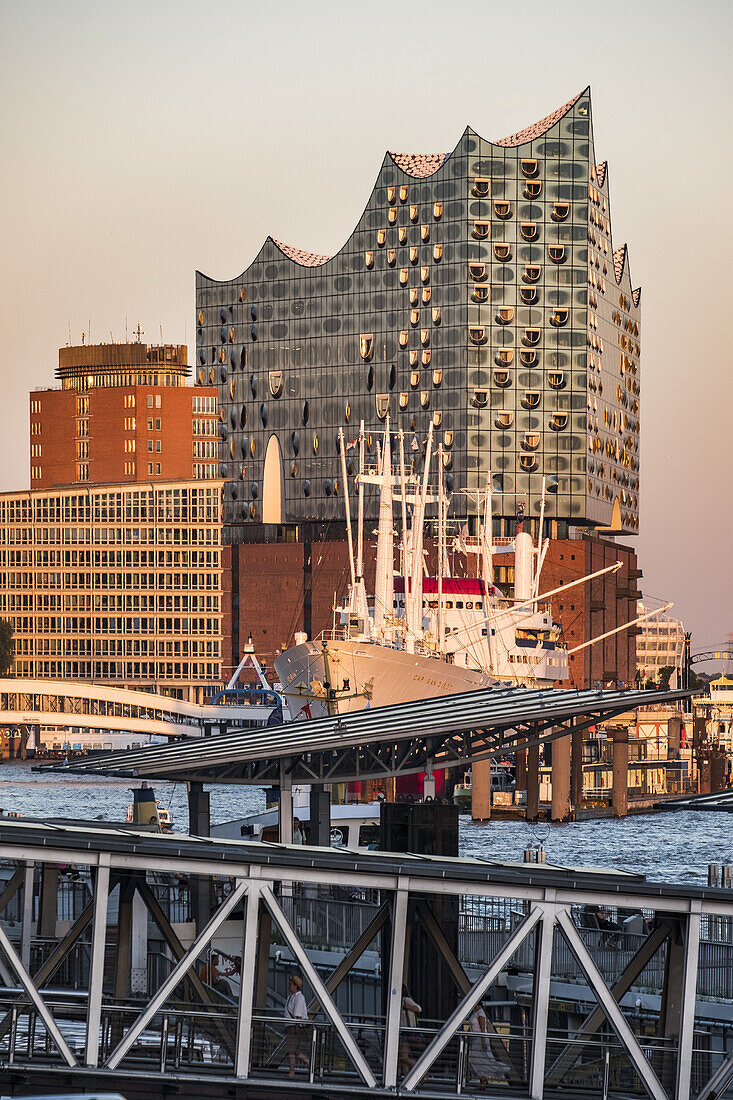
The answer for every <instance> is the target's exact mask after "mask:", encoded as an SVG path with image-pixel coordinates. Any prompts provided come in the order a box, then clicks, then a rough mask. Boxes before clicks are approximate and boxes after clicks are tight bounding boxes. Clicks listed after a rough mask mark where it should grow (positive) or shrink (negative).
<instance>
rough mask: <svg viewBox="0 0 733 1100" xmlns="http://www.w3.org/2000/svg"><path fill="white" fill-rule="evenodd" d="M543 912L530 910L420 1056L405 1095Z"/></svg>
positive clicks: (429, 1065)
mask: <svg viewBox="0 0 733 1100" xmlns="http://www.w3.org/2000/svg"><path fill="white" fill-rule="evenodd" d="M542 912H543V910H542V908H541V907H540V906H537V905H536V906H534V908H532V909H531V910H530V912H529V913H528V914H527V916H526V917H525V918H524V920H523V921H522V922H521V924H518V925H517V927H516V928H515V929H514V931H513V932H512V934H511V935H510V936H509V938H508V940H507V941H506V943H505V944H504V945H503V947H502V948H501V949H500V950H499V952H498V953H497V954H496V955H495V956H494V958H493V959H492V961H491V963H490V964H489V966H488V967H487V969H486V970H485V971H484V972H483V974H482V975H481V977H480V978H479V980H478V981H477V982H476V983H475V984H474V986H473V988H472V989H471V991H470V993H467V994H466V996H465V997H464V998H463V1000H461V1001H459V1003H458V1004H457V1005H456V1007H455V1009H454V1010H453V1012H452V1013H451V1015H450V1016H449V1018H448V1019H447V1020H446V1022H445V1023H444V1024H443V1027H442V1028H441V1029H440V1031H439V1032H438V1034H437V1035H435V1036H434V1037H433V1039H432V1040H431V1042H430V1043H429V1044H428V1046H427V1048H426V1049H425V1051H424V1052H423V1053H422V1054H421V1055H420V1057H419V1058H418V1060H417V1062H416V1063H415V1065H414V1066H413V1067H412V1069H411V1070H410V1072H409V1073H408V1074H407V1076H406V1077H405V1079H404V1080H403V1082H402V1088H403V1089H404V1090H405V1092H412V1091H413V1090H414V1089H416V1088H417V1086H418V1085H419V1084H420V1082H421V1081H422V1079H423V1077H424V1076H425V1074H426V1073H427V1072H428V1070H429V1069H430V1067H431V1066H432V1065H433V1063H434V1062H435V1061H437V1059H438V1058H439V1057H440V1055H441V1054H442V1053H443V1051H444V1050H445V1048H446V1047H447V1046H448V1043H449V1042H450V1041H451V1039H452V1038H453V1036H454V1035H455V1033H456V1031H457V1029H458V1028H459V1027H460V1026H461V1024H462V1023H463V1021H464V1020H465V1019H466V1017H467V1016H469V1015H470V1014H471V1012H473V1010H474V1008H475V1007H476V1005H477V1004H478V1003H479V1001H480V1000H481V998H482V997H483V995H484V993H485V992H486V990H487V989H488V988H489V986H490V985H491V984H492V982H494V981H495V980H496V978H498V976H499V974H501V972H502V970H503V969H504V967H505V966H506V964H507V963H508V961H509V959H510V958H511V957H512V955H513V954H514V952H515V951H516V950H517V948H518V947H519V946H520V944H522V943H523V942H524V941H525V940H526V938H527V936H528V935H529V934H530V932H531V931H532V929H533V928H534V926H535V925H536V924H537V922H538V921H539V920H540V918H541V916H542Z"/></svg>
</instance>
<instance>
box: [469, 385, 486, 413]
mask: <svg viewBox="0 0 733 1100" xmlns="http://www.w3.org/2000/svg"><path fill="white" fill-rule="evenodd" d="M488 403H489V391H488V390H474V391H473V397H472V398H471V404H472V405H475V406H476V408H478V409H483V408H484V406H485V405H488Z"/></svg>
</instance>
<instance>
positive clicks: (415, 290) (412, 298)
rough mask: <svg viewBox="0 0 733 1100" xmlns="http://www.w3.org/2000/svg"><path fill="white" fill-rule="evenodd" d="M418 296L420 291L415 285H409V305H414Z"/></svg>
mask: <svg viewBox="0 0 733 1100" xmlns="http://www.w3.org/2000/svg"><path fill="white" fill-rule="evenodd" d="M419 297H420V291H419V290H418V288H417V287H416V286H412V287H410V305H411V306H416V305H417V303H418V299H419Z"/></svg>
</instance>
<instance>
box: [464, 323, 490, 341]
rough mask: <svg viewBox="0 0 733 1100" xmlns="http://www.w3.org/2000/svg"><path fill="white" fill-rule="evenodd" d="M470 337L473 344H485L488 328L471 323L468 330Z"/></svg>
mask: <svg viewBox="0 0 733 1100" xmlns="http://www.w3.org/2000/svg"><path fill="white" fill-rule="evenodd" d="M468 338H469V340H470V341H471V343H472V344H485V343H486V329H485V328H484V326H483V325H471V326H470V328H469V330H468Z"/></svg>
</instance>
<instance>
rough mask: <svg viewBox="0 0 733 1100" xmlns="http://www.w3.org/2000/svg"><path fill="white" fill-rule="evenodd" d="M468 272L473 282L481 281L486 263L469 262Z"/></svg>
mask: <svg viewBox="0 0 733 1100" xmlns="http://www.w3.org/2000/svg"><path fill="white" fill-rule="evenodd" d="M468 274H469V275H470V276H471V278H472V279H473V281H474V282H475V283H479V282H483V280H484V279H485V278H486V264H482V263H478V262H471V263H469V265H468Z"/></svg>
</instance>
